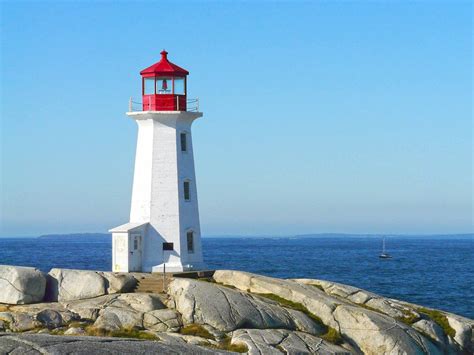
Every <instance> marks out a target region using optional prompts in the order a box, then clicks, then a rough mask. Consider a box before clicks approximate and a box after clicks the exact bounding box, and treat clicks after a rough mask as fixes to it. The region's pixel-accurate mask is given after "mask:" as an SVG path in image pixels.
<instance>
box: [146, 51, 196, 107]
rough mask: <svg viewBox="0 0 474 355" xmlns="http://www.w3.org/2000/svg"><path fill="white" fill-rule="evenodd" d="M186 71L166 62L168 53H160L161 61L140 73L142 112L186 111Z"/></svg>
mask: <svg viewBox="0 0 474 355" xmlns="http://www.w3.org/2000/svg"><path fill="white" fill-rule="evenodd" d="M188 74H189V72H188V71H187V70H184V69H183V68H180V67H178V66H177V65H176V64H173V63H171V62H170V61H169V60H168V52H167V51H165V50H163V51H162V52H161V60H160V61H159V62H158V63H155V64H153V65H152V66H151V67H148V68H146V69H143V70H142V71H141V72H140V75H141V76H142V95H143V101H142V102H143V111H186V76H187V75H188Z"/></svg>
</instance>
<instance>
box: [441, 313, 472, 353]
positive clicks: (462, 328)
mask: <svg viewBox="0 0 474 355" xmlns="http://www.w3.org/2000/svg"><path fill="white" fill-rule="evenodd" d="M445 315H446V318H447V319H448V322H449V325H450V327H451V328H453V329H454V331H455V332H456V334H455V335H454V341H456V343H458V344H459V345H460V346H461V348H463V349H464V350H465V351H466V352H472V353H474V321H473V320H471V319H468V318H464V317H461V316H458V315H456V314H451V313H445Z"/></svg>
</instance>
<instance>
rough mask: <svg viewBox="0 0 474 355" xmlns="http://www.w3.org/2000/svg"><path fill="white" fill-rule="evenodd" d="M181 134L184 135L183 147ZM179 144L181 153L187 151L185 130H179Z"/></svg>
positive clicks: (186, 133)
mask: <svg viewBox="0 0 474 355" xmlns="http://www.w3.org/2000/svg"><path fill="white" fill-rule="evenodd" d="M183 136H184V149H183ZM179 146H180V149H181V153H187V152H188V132H186V131H182V132H179Z"/></svg>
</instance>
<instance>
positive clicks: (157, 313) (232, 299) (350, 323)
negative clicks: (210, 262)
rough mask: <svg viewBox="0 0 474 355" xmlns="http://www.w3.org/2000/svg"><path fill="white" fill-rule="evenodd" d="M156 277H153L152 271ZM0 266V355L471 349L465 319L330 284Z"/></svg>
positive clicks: (234, 275) (227, 273)
mask: <svg viewBox="0 0 474 355" xmlns="http://www.w3.org/2000/svg"><path fill="white" fill-rule="evenodd" d="M157 278H158V276H157ZM138 283H139V278H138V277H137V275H133V274H119V273H111V272H95V271H85V270H68V269H53V270H51V271H50V272H49V273H48V274H45V273H42V272H41V271H39V270H37V269H34V268H23V267H15V266H1V265H0V354H3V353H18V354H23V353H28V354H68V353H74V354H86V353H87V354H104V353H108V354H123V353H136V354H145V353H167V354H168V353H169V354H173V353H176V354H178V353H179V354H183V353H190V354H191V353H192V354H196V353H199V354H201V353H202V354H208V353H209V354H210V353H230V352H234V353H235V352H247V353H249V354H280V353H281V354H361V353H364V354H471V353H473V350H474V347H473V327H474V321H473V320H471V319H468V318H465V317H462V316H458V315H455V314H452V313H448V312H443V311H439V310H434V309H428V308H425V307H422V306H419V305H414V304H410V303H407V302H403V301H399V300H394V299H389V298H385V297H382V296H379V295H376V294H374V293H371V292H368V291H365V290H362V289H359V288H356V287H352V286H348V285H342V284H338V283H334V282H329V281H323V280H313V279H292V280H283V279H276V278H270V277H265V276H261V275H256V274H250V273H246V272H241V271H231V270H217V271H215V272H214V273H213V274H212V276H211V277H206V278H201V279H192V278H183V277H174V278H173V279H171V280H170V281H169V283H168V284H167V287H166V289H165V291H166V292H163V293H137V292H134V291H136V287H137V284H138Z"/></svg>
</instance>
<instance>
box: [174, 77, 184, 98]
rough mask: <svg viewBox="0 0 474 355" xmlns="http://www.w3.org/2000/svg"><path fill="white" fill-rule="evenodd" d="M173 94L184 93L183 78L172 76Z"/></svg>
mask: <svg viewBox="0 0 474 355" xmlns="http://www.w3.org/2000/svg"><path fill="white" fill-rule="evenodd" d="M174 94H176V95H184V94H185V91H184V78H174Z"/></svg>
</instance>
